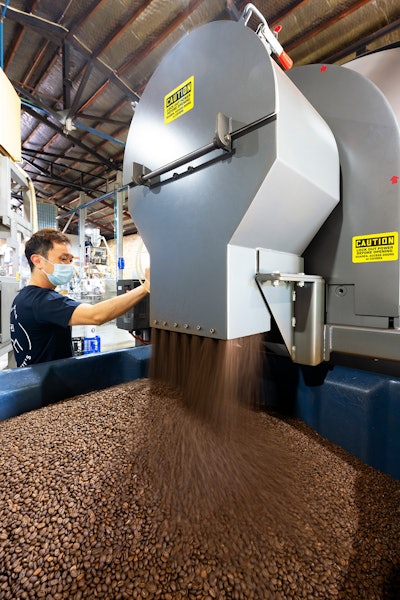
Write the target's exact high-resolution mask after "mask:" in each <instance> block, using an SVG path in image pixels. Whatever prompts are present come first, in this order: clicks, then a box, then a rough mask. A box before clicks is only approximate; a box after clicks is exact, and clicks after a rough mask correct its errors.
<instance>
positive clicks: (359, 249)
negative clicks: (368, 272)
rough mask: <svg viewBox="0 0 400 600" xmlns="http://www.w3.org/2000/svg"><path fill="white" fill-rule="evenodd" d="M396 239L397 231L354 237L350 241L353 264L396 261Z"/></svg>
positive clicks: (397, 250) (397, 245)
mask: <svg viewBox="0 0 400 600" xmlns="http://www.w3.org/2000/svg"><path fill="white" fill-rule="evenodd" d="M398 237H399V234H398V232H397V231H390V232H388V233H371V234H369V235H357V236H354V237H353V240H352V259H353V262H354V263H361V262H383V261H386V260H397V259H398V256H399V244H398Z"/></svg>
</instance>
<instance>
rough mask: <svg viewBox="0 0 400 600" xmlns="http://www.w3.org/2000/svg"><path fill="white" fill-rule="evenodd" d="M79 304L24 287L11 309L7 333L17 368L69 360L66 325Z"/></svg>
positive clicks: (58, 295)
mask: <svg viewBox="0 0 400 600" xmlns="http://www.w3.org/2000/svg"><path fill="white" fill-rule="evenodd" d="M79 304H80V303H79V302H76V300H72V298H69V297H68V296H63V295H62V294H59V293H58V292H55V291H53V290H49V289H45V288H40V287H37V286H35V285H27V286H26V287H24V288H22V290H21V291H20V292H19V293H18V294H17V296H16V297H15V299H14V302H13V305H12V307H11V314H10V332H11V341H12V345H13V349H14V356H15V360H16V362H17V366H18V367H27V366H29V365H33V364H36V363H42V362H47V361H49V360H57V359H59V358H68V357H70V356H73V349H72V340H71V327H70V326H69V325H68V323H69V320H70V318H71V316H72V313H73V312H74V310H75V309H76V307H77V306H79Z"/></svg>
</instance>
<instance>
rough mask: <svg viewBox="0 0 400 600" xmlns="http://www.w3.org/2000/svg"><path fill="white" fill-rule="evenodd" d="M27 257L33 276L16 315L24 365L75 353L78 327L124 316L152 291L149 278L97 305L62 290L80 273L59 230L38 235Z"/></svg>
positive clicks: (19, 359) (14, 332) (15, 337)
mask: <svg viewBox="0 0 400 600" xmlns="http://www.w3.org/2000/svg"><path fill="white" fill-rule="evenodd" d="M25 256H26V258H27V260H28V263H29V266H30V269H31V278H30V280H29V282H28V284H27V285H26V286H25V287H24V288H22V289H21V290H20V292H19V293H18V294H17V296H16V297H15V299H14V302H13V305H12V307H11V315H10V331H11V341H12V345H13V350H14V356H15V360H16V363H17V366H18V367H26V366H28V365H33V364H36V363H41V362H46V361H49V360H57V359H59V358H68V357H71V356H73V348H72V339H71V327H72V325H102V324H103V323H106V322H107V321H111V320H113V319H115V318H116V317H119V316H120V315H123V314H124V313H125V312H126V311H128V310H129V309H131V308H132V306H134V305H135V304H137V303H138V302H140V300H143V298H145V297H146V296H147V294H148V293H149V292H150V289H149V283H148V278H147V280H146V281H145V282H144V283H143V284H142V285H140V286H138V287H136V288H135V289H133V290H131V291H129V292H127V293H126V294H122V295H121V296H116V297H115V298H110V299H109V300H104V301H103V302H99V303H97V304H93V305H92V304H86V303H80V302H77V301H75V300H73V299H72V298H69V297H68V296H63V295H62V294H59V293H58V292H56V291H55V288H56V287H57V286H58V285H63V284H66V283H68V282H69V281H70V280H71V279H72V277H73V276H74V265H73V263H72V261H73V255H72V254H71V242H70V239H69V238H68V236H66V235H65V234H63V233H61V232H59V231H57V230H56V229H41V230H39V231H37V232H36V233H34V234H33V235H32V237H31V238H30V239H29V240H28V241H27V243H26V245H25ZM146 275H148V273H147V274H146Z"/></svg>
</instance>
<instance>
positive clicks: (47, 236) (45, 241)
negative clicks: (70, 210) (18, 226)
mask: <svg viewBox="0 0 400 600" xmlns="http://www.w3.org/2000/svg"><path fill="white" fill-rule="evenodd" d="M54 244H69V245H71V240H70V239H69V237H68V236H67V235H65V233H61V231H57V229H50V228H48V229H39V231H37V232H36V233H34V234H33V235H32V237H31V238H30V239H29V240H28V241H27V242H26V244H25V256H26V258H27V260H28V263H29V266H30V268H31V271H33V268H34V264H33V262H32V261H31V256H32V254H40V255H41V256H43V257H44V258H47V256H48V253H49V250H51V249H52V248H53V245H54Z"/></svg>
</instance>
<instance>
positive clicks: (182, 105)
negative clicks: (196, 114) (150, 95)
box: [164, 75, 194, 124]
mask: <svg viewBox="0 0 400 600" xmlns="http://www.w3.org/2000/svg"><path fill="white" fill-rule="evenodd" d="M193 107H194V77H193V75H192V77H189V79H186V81H184V82H183V83H181V84H180V85H178V87H176V88H175V89H173V90H172V91H171V92H169V93H168V94H167V95H166V96H164V123H165V124H167V123H171V121H175V119H177V118H178V117H180V116H181V115H183V114H184V113H186V112H188V111H189V110H191V109H192V108H193Z"/></svg>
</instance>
